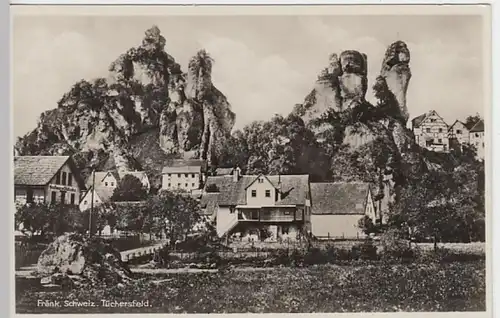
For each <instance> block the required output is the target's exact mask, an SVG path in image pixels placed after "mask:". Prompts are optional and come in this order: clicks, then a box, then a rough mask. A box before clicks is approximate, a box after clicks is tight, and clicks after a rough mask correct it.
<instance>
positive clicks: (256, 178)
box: [245, 174, 277, 190]
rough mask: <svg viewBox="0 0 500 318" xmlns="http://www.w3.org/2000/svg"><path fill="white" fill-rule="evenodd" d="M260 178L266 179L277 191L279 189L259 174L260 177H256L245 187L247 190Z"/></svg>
mask: <svg viewBox="0 0 500 318" xmlns="http://www.w3.org/2000/svg"><path fill="white" fill-rule="evenodd" d="M260 178H264V179H266V180H267V181H268V182H269V183H270V184H271V185H272V186H273V187H274V188H275V189H277V187H276V186H275V185H274V184H273V183H272V182H271V180H269V178H268V177H267V176H265V175H263V174H259V175H258V176H256V177H255V178H254V179H253V181H252V182H250V183H249V184H247V186H246V187H245V190H246V189H248V188H249V187H250V186H251V185H252V184H254V183H255V181H257V180H259V179H260Z"/></svg>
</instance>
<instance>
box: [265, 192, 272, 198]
mask: <svg viewBox="0 0 500 318" xmlns="http://www.w3.org/2000/svg"><path fill="white" fill-rule="evenodd" d="M270 197H271V190H266V198H270Z"/></svg>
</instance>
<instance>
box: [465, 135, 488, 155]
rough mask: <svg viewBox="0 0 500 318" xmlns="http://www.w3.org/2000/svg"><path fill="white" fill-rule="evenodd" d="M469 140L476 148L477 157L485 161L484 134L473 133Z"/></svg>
mask: <svg viewBox="0 0 500 318" xmlns="http://www.w3.org/2000/svg"><path fill="white" fill-rule="evenodd" d="M469 138H470V143H471V145H473V146H474V147H476V151H477V157H478V158H481V159H484V154H485V152H484V132H471V133H470V134H469Z"/></svg>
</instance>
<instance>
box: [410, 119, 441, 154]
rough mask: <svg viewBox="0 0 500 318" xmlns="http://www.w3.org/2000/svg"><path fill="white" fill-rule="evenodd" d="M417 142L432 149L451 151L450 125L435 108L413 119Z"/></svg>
mask: <svg viewBox="0 0 500 318" xmlns="http://www.w3.org/2000/svg"><path fill="white" fill-rule="evenodd" d="M411 123H412V130H413V133H414V135H415V141H416V142H417V144H418V145H419V146H420V147H422V148H426V149H428V150H431V151H436V152H447V151H449V144H450V143H449V138H448V125H447V124H446V122H445V121H444V120H443V118H441V116H439V115H438V113H437V112H436V111H435V110H431V111H429V112H428V113H426V114H422V115H420V116H418V117H415V118H413V119H412V121H411Z"/></svg>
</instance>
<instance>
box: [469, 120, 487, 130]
mask: <svg viewBox="0 0 500 318" xmlns="http://www.w3.org/2000/svg"><path fill="white" fill-rule="evenodd" d="M470 132H484V120H482V119H480V120H479V121H478V122H477V123H476V124H475V125H474V126H472V128H471V129H470Z"/></svg>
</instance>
